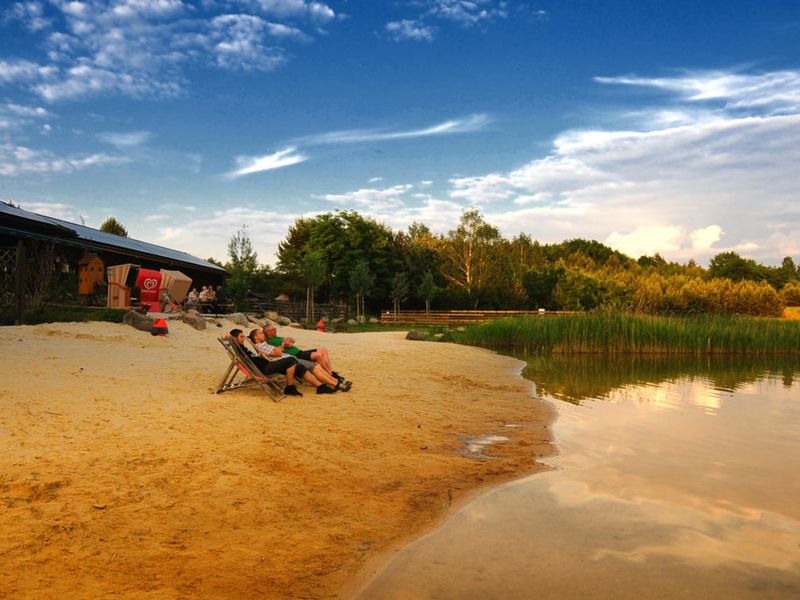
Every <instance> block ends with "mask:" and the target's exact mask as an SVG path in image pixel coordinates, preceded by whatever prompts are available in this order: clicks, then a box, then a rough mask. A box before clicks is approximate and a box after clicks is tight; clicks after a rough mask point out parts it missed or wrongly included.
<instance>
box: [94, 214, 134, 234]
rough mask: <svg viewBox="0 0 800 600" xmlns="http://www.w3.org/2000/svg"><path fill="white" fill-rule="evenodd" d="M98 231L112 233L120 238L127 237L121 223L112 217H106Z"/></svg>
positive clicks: (126, 231)
mask: <svg viewBox="0 0 800 600" xmlns="http://www.w3.org/2000/svg"><path fill="white" fill-rule="evenodd" d="M100 231H105V232H106V233H113V234H114V235H118V236H120V237H128V230H127V229H125V228H124V227H123V226H122V223H120V222H119V221H117V220H116V219H115V218H114V217H108V218H107V219H106V220H105V221H103V223H102V225H100Z"/></svg>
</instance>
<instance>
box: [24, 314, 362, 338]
mask: <svg viewBox="0 0 800 600" xmlns="http://www.w3.org/2000/svg"><path fill="white" fill-rule="evenodd" d="M347 324H348V325H358V321H356V320H355V319H347ZM21 341H22V340H20V342H21Z"/></svg>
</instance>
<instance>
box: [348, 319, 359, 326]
mask: <svg viewBox="0 0 800 600" xmlns="http://www.w3.org/2000/svg"><path fill="white" fill-rule="evenodd" d="M347 324H348V325H358V321H356V320H355V319H347Z"/></svg>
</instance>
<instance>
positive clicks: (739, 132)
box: [0, 0, 800, 264]
mask: <svg viewBox="0 0 800 600" xmlns="http://www.w3.org/2000/svg"><path fill="white" fill-rule="evenodd" d="M799 140H800V3H798V2H796V0H786V1H781V0H769V1H762V2H757V1H755V0H752V1H750V0H748V1H743V0H726V1H724V2H723V1H716V0H704V1H703V2H696V1H694V0H693V1H682V0H675V1H672V2H663V1H651V0H617V1H612V0H608V1H605V2H604V1H600V0H594V1H589V0H573V1H570V2H564V1H563V0H562V1H556V0H544V1H541V2H540V1H536V0H519V1H517V0H385V1H384V0H326V1H323V0H196V1H191V0H115V1H110V2H107V1H100V0H73V1H67V0H23V1H20V2H9V1H7V0H0V200H4V201H10V202H14V203H15V204H19V205H20V206H22V207H23V208H25V209H28V210H32V211H35V212H38V213H41V214H47V215H51V216H55V217H59V218H62V219H66V220H70V221H74V222H84V223H85V224H86V225H88V226H92V227H98V226H99V225H100V224H101V223H102V222H103V221H104V220H105V219H106V218H107V217H109V216H114V217H115V218H117V219H118V220H119V221H120V222H122V223H123V224H124V225H125V227H126V228H127V229H128V232H129V234H130V236H131V237H134V238H137V239H141V240H144V241H148V242H152V243H156V244H160V245H164V246H168V247H171V248H175V249H179V250H183V251H186V252H190V253H192V254H195V255H197V256H200V257H203V258H207V257H215V258H217V259H225V256H226V246H227V242H228V240H229V239H230V237H231V236H232V235H233V233H234V232H236V231H237V230H239V229H240V228H241V227H242V226H246V228H247V233H248V235H249V236H250V238H251V240H252V242H253V245H254V247H255V249H256V251H257V252H258V255H259V259H260V261H261V262H263V263H267V264H274V262H275V250H276V247H277V244H278V242H279V241H280V240H282V239H283V238H284V237H285V236H286V234H287V231H288V228H289V227H290V226H291V224H292V223H293V222H294V221H295V219H297V218H298V217H301V216H306V217H311V216H314V215H316V214H320V213H323V212H328V211H331V210H334V209H348V210H357V211H359V212H360V213H362V214H364V215H367V216H370V217H373V218H374V219H376V220H377V221H379V222H381V223H385V224H386V225H388V226H390V227H392V228H393V229H405V228H406V227H408V226H409V225H410V224H411V223H412V222H414V221H417V222H423V223H425V224H427V225H428V226H429V227H431V229H432V230H433V231H435V232H437V233H445V232H447V231H448V230H451V229H453V228H455V226H456V225H457V223H458V220H459V217H460V215H461V213H462V212H463V211H464V210H466V209H471V208H478V209H480V211H481V213H482V214H483V215H484V218H485V219H486V220H487V221H488V222H490V223H492V224H493V225H495V226H497V227H498V228H499V229H500V231H501V232H502V233H503V234H504V235H505V236H507V237H512V236H515V235H517V234H519V233H526V234H528V235H530V236H531V237H532V238H533V239H537V240H539V241H541V242H559V241H562V240H565V239H572V238H578V237H581V238H589V239H596V240H599V241H601V242H604V243H606V244H608V245H610V246H612V247H614V248H616V249H619V250H621V251H623V252H625V253H627V254H629V255H631V256H633V257H638V256H640V255H644V254H647V255H652V254H654V253H656V252H659V253H661V254H662V255H663V256H664V257H666V258H668V259H670V260H678V261H682V262H685V261H687V260H689V259H690V258H694V259H696V260H697V261H698V262H700V263H701V264H704V263H707V261H708V260H709V259H710V258H711V257H713V256H714V255H715V254H717V253H719V252H723V251H728V250H733V251H736V252H739V253H740V254H742V255H744V256H747V257H751V258H754V259H756V260H759V261H761V262H763V263H765V264H779V263H780V261H781V259H782V258H783V257H784V256H793V257H794V258H795V259H800V195H799V194H800V143H798V141H799Z"/></svg>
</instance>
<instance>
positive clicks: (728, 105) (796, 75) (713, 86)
mask: <svg viewBox="0 0 800 600" xmlns="http://www.w3.org/2000/svg"><path fill="white" fill-rule="evenodd" d="M595 81H597V82H599V83H605V84H616V85H627V86H639V87H648V88H655V89H660V90H665V91H669V92H674V93H675V94H677V95H678V96H679V97H680V98H681V99H683V100H685V101H689V102H695V103H700V102H704V103H710V102H714V101H717V102H719V103H720V105H721V108H723V109H727V110H742V109H747V110H752V109H764V110H766V111H769V112H796V111H798V110H800V72H798V71H772V72H768V73H755V74H752V73H743V72H737V71H686V72H684V73H682V74H681V75H678V76H676V77H653V78H648V77H634V76H625V77H595Z"/></svg>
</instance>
